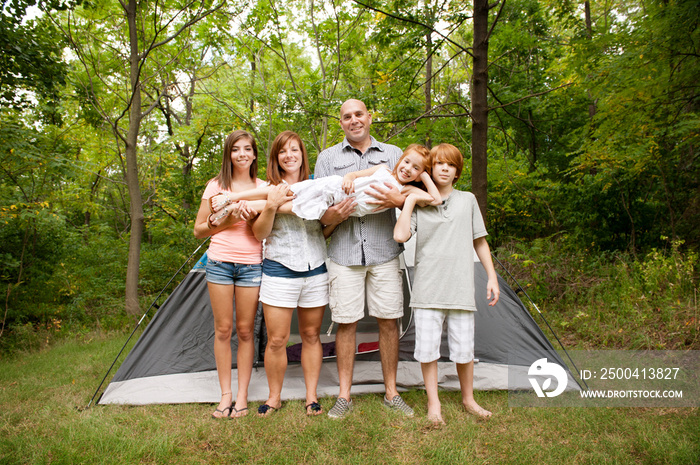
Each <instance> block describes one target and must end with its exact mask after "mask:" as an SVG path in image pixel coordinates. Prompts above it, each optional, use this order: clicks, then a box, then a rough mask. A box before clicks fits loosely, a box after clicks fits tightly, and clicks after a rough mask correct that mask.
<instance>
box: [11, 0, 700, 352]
mask: <svg viewBox="0 0 700 465" xmlns="http://www.w3.org/2000/svg"><path fill="white" fill-rule="evenodd" d="M28 11H29V12H32V11H33V12H35V13H32V14H30V15H26V13H27V12H28ZM699 21H700V6H699V4H698V2H697V1H692V0H678V1H674V0H666V1H662V0H640V1H634V0H628V1H615V0H605V1H602V0H600V1H599V0H594V1H585V2H583V1H562V0H556V1H554V0H500V1H494V2H492V3H491V4H489V3H487V2H483V1H481V0H477V1H475V2H473V4H472V3H470V2H460V1H454V0H436V1H421V2H418V1H413V0H406V1H387V0H382V1H378V0H354V1H353V0H343V1H341V0H320V1H319V0H306V1H299V0H290V1H286V2H279V1H276V0H260V1H254V2H249V1H235V0H234V1H228V2H226V1H221V2H217V1H187V0H174V1H168V2H158V1H140V2H136V1H135V0H122V1H121V2H111V1H104V0H94V1H80V0H78V1H70V0H69V1H62V0H48V1H39V2H36V1H34V0H5V1H3V8H2V14H0V45H1V47H2V58H1V60H2V61H1V62H0V85H1V87H0V105H1V110H0V226H1V229H0V282H1V284H2V291H3V292H2V294H1V295H2V297H3V299H2V303H3V305H2V307H1V308H0V310H1V311H0V315H2V321H1V326H0V356H2V355H8V354H16V353H17V352H18V351H24V350H33V349H36V348H40V347H43V346H45V345H46V344H50V343H51V342H52V341H54V340H55V339H57V338H67V337H69V338H76V337H80V336H81V335H86V334H94V332H95V331H97V332H109V331H123V330H125V329H127V328H131V327H132V326H133V324H134V322H135V319H136V318H137V317H138V316H140V314H141V313H142V312H143V311H144V310H146V309H147V308H148V305H149V303H150V302H151V300H152V299H153V296H154V295H155V294H157V293H158V292H159V291H160V290H161V288H162V287H163V285H164V284H165V283H166V282H167V280H168V278H169V277H170V276H171V275H172V274H173V273H175V271H176V270H177V269H178V268H179V267H180V265H181V264H182V263H183V262H184V261H185V260H186V259H187V257H188V256H189V255H190V253H191V252H192V251H193V250H194V249H195V248H196V247H197V245H198V244H199V241H197V240H196V239H195V238H194V236H193V234H192V229H193V222H194V218H195V215H196V212H197V209H198V207H199V203H200V197H201V193H202V192H203V189H204V186H205V184H206V182H207V180H209V179H210V178H212V177H213V176H214V175H215V174H216V173H217V172H218V170H219V168H220V164H221V157H222V153H221V150H222V144H223V140H224V138H225V137H226V135H227V134H228V133H230V132H231V131H232V130H233V129H246V130H248V131H250V132H251V133H252V134H254V135H255V137H256V140H257V143H258V145H259V148H260V153H261V154H265V153H267V150H268V148H269V146H270V143H271V141H272V140H273V139H274V137H275V135H276V134H277V133H279V132H280V131H282V130H286V129H291V130H294V131H296V132H298V133H299V134H300V135H301V137H302V139H303V140H304V142H305V143H306V147H307V149H308V151H309V153H310V158H311V160H312V164H313V163H314V161H315V158H316V155H317V154H318V153H319V152H320V151H321V150H323V149H324V148H326V147H328V146H330V145H333V144H335V143H338V142H340V141H341V140H342V137H343V133H342V131H341V129H340V126H339V124H338V110H339V106H340V104H341V103H342V102H343V101H344V100H345V99H347V98H359V99H362V100H364V101H365V102H366V103H367V106H368V108H369V109H370V111H371V112H372V114H373V126H372V130H373V134H374V136H375V137H376V138H377V139H378V140H380V141H388V142H390V143H392V144H395V145H398V146H400V147H405V146H407V145H408V144H410V143H414V142H419V143H423V144H426V145H428V146H430V145H435V144H437V143H441V142H449V143H451V144H454V145H456V146H457V147H459V148H460V150H461V151H462V152H463V153H464V155H465V167H466V169H465V172H464V174H463V176H462V178H461V179H460V181H459V184H458V188H460V189H464V190H473V191H474V192H475V193H477V194H478V196H479V201H480V204H481V205H482V207H483V208H484V209H485V212H486V216H487V227H488V230H489V233H490V237H489V241H490V244H491V246H492V249H493V250H494V251H495V255H496V256H497V257H498V258H499V259H500V260H501V261H503V262H504V264H505V265H506V267H507V268H508V269H509V270H510V272H511V273H512V274H513V275H514V276H515V277H516V278H518V280H519V281H520V282H521V284H523V286H524V287H525V288H526V289H527V292H528V294H529V295H530V296H531V297H532V298H533V300H534V301H535V302H538V303H539V304H540V305H541V306H542V308H544V309H546V310H547V311H549V312H550V315H551V318H552V320H553V325H554V327H555V328H556V329H557V330H558V331H561V332H562V334H563V339H564V340H565V341H566V342H567V343H569V344H570V345H573V346H577V347H595V348H605V347H618V348H631V349H643V348H650V349H691V348H694V349H698V348H699V347H700V345H699V344H698V315H697V296H696V294H697V283H698V272H697V268H698V258H697V257H698V255H697V248H698V245H700V241H699V237H698V233H697V231H698V230H699V229H700V221H699V218H700V195H698V194H699V193H700V182H699V179H700V164H699V163H698V142H699V141H700V117H699V116H700V115H699V114H698V110H699V103H700V100H699V95H700V93H699V85H698V76H699V75H700V62H699V61H700V30H699V29H698V23H699ZM263 159H264V156H261V169H260V175H259V176H260V178H262V179H264V178H265V166H266V164H265V162H264V160H263Z"/></svg>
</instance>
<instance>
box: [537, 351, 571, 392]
mask: <svg viewBox="0 0 700 465" xmlns="http://www.w3.org/2000/svg"><path fill="white" fill-rule="evenodd" d="M527 374H528V375H529V377H528V380H529V381H530V384H532V388H533V389H534V390H535V392H536V393H537V397H545V395H546V396H547V397H556V396H558V395H559V394H561V393H562V392H564V389H566V384H567V381H568V380H567V376H566V371H564V369H563V368H562V367H561V366H560V365H559V364H557V363H551V362H548V361H547V359H546V358H541V359H539V360H535V363H533V364H532V365H530V369H529V370H528V371H527ZM538 377H539V378H542V377H546V379H545V380H544V382H543V383H542V386H540V383H539V381H538ZM552 378H554V379H556V380H557V388H556V389H554V390H551V391H550V390H549V388H550V387H551V385H552Z"/></svg>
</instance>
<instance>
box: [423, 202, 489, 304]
mask: <svg viewBox="0 0 700 465" xmlns="http://www.w3.org/2000/svg"><path fill="white" fill-rule="evenodd" d="M411 234H412V235H413V236H414V237H415V241H416V255H415V257H416V258H415V272H414V279H413V286H412V295H411V303H410V306H411V307H417V308H439V309H457V310H471V311H476V303H475V300H474V239H478V238H479V237H483V236H486V235H487V234H488V233H487V232H486V226H485V225H484V220H483V218H482V216H481V211H480V210H479V205H478V203H477V201H476V197H475V196H474V194H472V193H471V192H464V191H458V190H453V191H452V193H451V194H450V195H449V197H447V199H445V200H444V201H443V203H442V205H438V206H436V207H432V206H430V207H416V209H415V210H414V211H413V214H412V215H411Z"/></svg>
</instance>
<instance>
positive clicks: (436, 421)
mask: <svg viewBox="0 0 700 465" xmlns="http://www.w3.org/2000/svg"><path fill="white" fill-rule="evenodd" d="M428 421H429V422H430V423H432V425H433V426H442V425H444V424H445V420H443V419H442V416H441V415H440V414H439V413H438V414H431V413H428Z"/></svg>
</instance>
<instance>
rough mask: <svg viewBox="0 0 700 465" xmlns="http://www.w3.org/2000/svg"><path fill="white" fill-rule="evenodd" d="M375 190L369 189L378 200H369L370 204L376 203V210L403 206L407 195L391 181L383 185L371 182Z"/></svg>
mask: <svg viewBox="0 0 700 465" xmlns="http://www.w3.org/2000/svg"><path fill="white" fill-rule="evenodd" d="M369 187H371V188H372V189H373V190H370V189H367V191H365V192H367V193H368V194H369V195H371V196H372V197H374V198H375V199H376V200H368V201H367V203H368V204H370V205H376V206H377V208H375V209H374V211H379V210H386V209H389V208H403V205H404V202H405V201H406V197H405V196H404V195H403V194H402V193H401V191H400V190H399V189H398V188H397V187H396V186H394V185H393V184H391V183H389V182H385V183H384V185H383V186H381V185H379V184H370V186H369Z"/></svg>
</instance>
